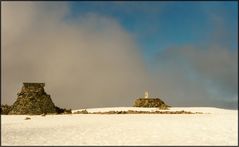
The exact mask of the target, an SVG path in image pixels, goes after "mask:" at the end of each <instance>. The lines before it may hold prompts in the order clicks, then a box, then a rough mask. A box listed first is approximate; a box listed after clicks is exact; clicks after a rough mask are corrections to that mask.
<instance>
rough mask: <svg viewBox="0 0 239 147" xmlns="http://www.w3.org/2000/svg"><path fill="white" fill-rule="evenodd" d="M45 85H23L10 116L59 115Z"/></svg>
mask: <svg viewBox="0 0 239 147" xmlns="http://www.w3.org/2000/svg"><path fill="white" fill-rule="evenodd" d="M44 86H45V83H23V87H22V89H21V92H19V93H17V95H18V97H17V100H16V101H15V102H14V104H13V105H12V106H11V110H10V112H9V113H8V114H33V115H37V114H46V113H57V111H56V106H55V105H54V103H53V102H52V100H51V97H50V95H48V94H47V93H46V92H45V90H44Z"/></svg>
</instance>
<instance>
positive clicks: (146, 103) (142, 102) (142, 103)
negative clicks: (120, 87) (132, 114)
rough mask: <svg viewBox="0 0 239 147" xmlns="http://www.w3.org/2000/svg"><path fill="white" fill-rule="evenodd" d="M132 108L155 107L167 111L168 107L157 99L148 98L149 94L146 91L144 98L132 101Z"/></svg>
mask: <svg viewBox="0 0 239 147" xmlns="http://www.w3.org/2000/svg"><path fill="white" fill-rule="evenodd" d="M134 107H157V108H159V109H168V108H169V107H170V106H169V105H167V104H165V103H164V101H162V100H161V99H159V98H149V94H148V92H147V91H146V92H145V97H144V98H137V99H136V100H135V101H134Z"/></svg>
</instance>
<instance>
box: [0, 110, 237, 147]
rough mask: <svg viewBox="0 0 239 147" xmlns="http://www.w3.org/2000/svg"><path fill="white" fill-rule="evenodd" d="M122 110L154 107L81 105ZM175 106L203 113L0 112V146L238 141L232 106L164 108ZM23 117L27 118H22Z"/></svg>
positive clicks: (192, 143) (228, 142) (231, 142)
mask: <svg viewBox="0 0 239 147" xmlns="http://www.w3.org/2000/svg"><path fill="white" fill-rule="evenodd" d="M127 110H140V111H155V110H158V109H155V108H133V107H118V108H95V109H93V108H92V109H87V111H88V112H105V111H127ZM180 110H184V111H192V112H203V113H205V114H111V115H107V114H69V115H46V116H37V115H35V116H29V115H2V116H1V121H2V124H1V125H2V130H1V131H2V132H1V140H2V142H1V143H2V145H238V140H237V138H238V115H237V113H238V111H237V110H225V109H218V108H209V107H195V108H193V107H191V108H179V107H176V108H170V111H180ZM75 111H76V110H75ZM163 111H165V110H163ZM167 111H168V110H167ZM208 113H209V114H208ZM26 117H30V118H31V119H30V120H25V118H26Z"/></svg>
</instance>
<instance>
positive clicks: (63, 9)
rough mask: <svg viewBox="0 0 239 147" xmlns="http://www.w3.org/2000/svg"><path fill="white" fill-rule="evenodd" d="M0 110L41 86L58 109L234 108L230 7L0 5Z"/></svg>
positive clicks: (233, 6)
mask: <svg viewBox="0 0 239 147" xmlns="http://www.w3.org/2000/svg"><path fill="white" fill-rule="evenodd" d="M1 4H2V6H1V7H2V10H1V19H2V24H1V35H2V39H1V43H2V45H1V54H2V58H1V71H2V73H1V78H2V83H1V87H2V96H1V100H2V104H6V103H7V104H12V103H14V101H15V100H16V98H17V95H16V94H17V92H18V91H20V90H21V87H22V83H23V82H45V83H46V86H45V90H46V92H47V93H48V94H50V95H51V98H52V100H53V102H54V103H55V104H56V105H57V106H60V107H66V108H72V109H77V108H90V107H111V106H132V105H133V102H134V100H135V99H136V98H137V97H143V96H144V91H149V95H150V96H151V97H158V98H160V99H162V100H163V101H165V102H166V103H167V104H169V105H171V106H192V107H193V106H204V107H208V106H210V107H220V108H229V109H234V108H237V103H238V91H237V89H238V41H237V40H238V4H237V2H233V1H230V2H223V1H221V2H215V1H212V2H161V1H158V2H156V1H155V2H124V1H120V2H113V1H111V2H100V1H99V2H79V1H73V2H60V1H58V2H1Z"/></svg>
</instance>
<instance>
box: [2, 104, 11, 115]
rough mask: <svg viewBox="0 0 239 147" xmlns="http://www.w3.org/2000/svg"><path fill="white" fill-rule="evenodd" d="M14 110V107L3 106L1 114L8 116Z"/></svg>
mask: <svg viewBox="0 0 239 147" xmlns="http://www.w3.org/2000/svg"><path fill="white" fill-rule="evenodd" d="M11 110H12V106H9V105H7V104H6V105H1V114H5V115H7V114H8V113H9V112H10V111H11Z"/></svg>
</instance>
